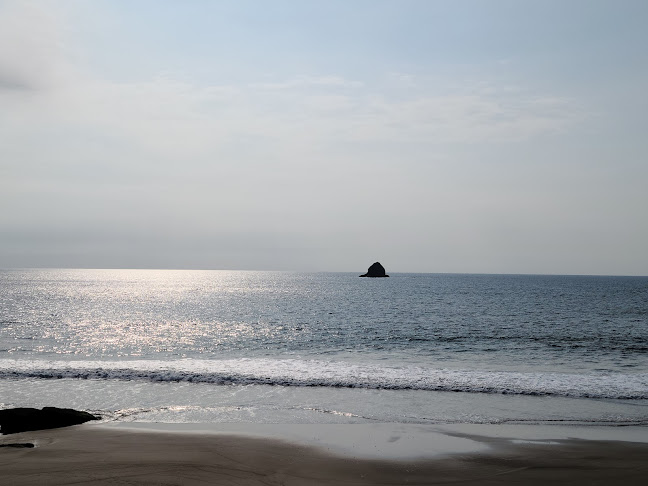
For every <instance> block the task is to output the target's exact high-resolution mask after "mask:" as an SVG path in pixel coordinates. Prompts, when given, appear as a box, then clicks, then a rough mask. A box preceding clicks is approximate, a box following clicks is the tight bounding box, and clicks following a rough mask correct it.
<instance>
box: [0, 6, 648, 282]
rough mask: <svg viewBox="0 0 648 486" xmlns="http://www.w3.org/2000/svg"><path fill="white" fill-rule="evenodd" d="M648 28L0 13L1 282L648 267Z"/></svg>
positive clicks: (571, 10)
mask: <svg viewBox="0 0 648 486" xmlns="http://www.w3.org/2000/svg"><path fill="white" fill-rule="evenodd" d="M646 25H648V2H646V1H645V0H638V1H623V0H610V1H597V0H584V1H579V0H569V1H566V0H559V1H552V0H537V1H524V0H483V1H477V0H475V1H462V0H452V1H450V0H448V1H434V0H421V1H408V0H398V1H396V0H394V1H381V0H366V1H365V0H343V1H337V0H326V1H307V0H304V1H297V0H291V1H280V0H274V1H263V0H258V1H244V0H243V1H242V0H232V1H207V0H205V1H160V0H155V1H143V0H138V1H132V0H124V1H120V0H104V1H101V0H94V1H74V0H70V1H42V2H39V1H3V0H0V267H95V268H103V267H119V268H143V267H152V268H205V269H212V268H213V269H268V270H323V271H357V272H364V271H365V270H366V268H367V267H368V266H369V265H370V264H371V263H373V262H374V261H376V260H379V261H381V262H382V263H383V264H384V265H385V267H386V268H387V271H388V272H417V271H420V272H484V273H558V274H622V275H648V211H647V210H648V91H647V87H648V29H647V28H646Z"/></svg>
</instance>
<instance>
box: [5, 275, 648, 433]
mask: <svg viewBox="0 0 648 486" xmlns="http://www.w3.org/2000/svg"><path fill="white" fill-rule="evenodd" d="M361 273H364V272H357V273H291V272H253V271H188V270H66V269H29V270H0V408H10V407H17V406H28V407H42V406H59V407H71V408H77V409H83V410H89V411H91V412H94V413H96V414H98V415H100V416H101V417H102V419H103V420H104V421H106V422H124V423H128V422H166V423H186V424H187V423H225V422H229V423H306V424H308V423H383V422H392V423H393V422H396V423H411V424H455V423H471V424H501V423H507V424H517V423H525V424H553V423H557V424H580V425H610V426H626V425H648V277H605V276H601V277H599V276H544V275H464V274H461V275H459V274H405V273H402V274H399V273H396V274H391V277H390V278H383V279H371V278H358V275H360V274H361Z"/></svg>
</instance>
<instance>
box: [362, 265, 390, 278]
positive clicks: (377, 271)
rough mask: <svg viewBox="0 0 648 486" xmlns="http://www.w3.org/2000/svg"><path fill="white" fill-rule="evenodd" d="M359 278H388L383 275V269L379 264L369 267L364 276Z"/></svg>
mask: <svg viewBox="0 0 648 486" xmlns="http://www.w3.org/2000/svg"><path fill="white" fill-rule="evenodd" d="M360 276H361V277H372V278H377V277H389V275H387V274H386V273H385V267H383V266H382V265H381V264H380V262H376V263H374V264H373V265H371V266H370V267H369V269H368V270H367V273H365V274H364V275H360Z"/></svg>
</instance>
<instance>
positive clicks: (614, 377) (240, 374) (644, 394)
mask: <svg viewBox="0 0 648 486" xmlns="http://www.w3.org/2000/svg"><path fill="white" fill-rule="evenodd" d="M11 378H13V379H25V378H40V379H63V378H68V379H92V380H130V381H149V382H190V383H208V384H213V385H271V386H287V387H290V386H296V387H332V388H370V389H380V390H426V391H448V392H466V393H490V394H511V395H529V396H561V397H573V398H597V399H622V400H632V399H648V373H629V374H624V373H611V372H600V373H587V374H585V373H583V374H579V373H550V372H513V371H481V370H452V369H437V368H425V367H416V366H403V367H396V366H379V365H374V364H358V363H349V362H343V361H318V360H298V359H275V360H272V359H252V358H249V359H231V360H190V359H186V360H176V361H157V360H155V361H154V360H138V361H41V360H35V361H26V360H7V359H5V360H0V379H11Z"/></svg>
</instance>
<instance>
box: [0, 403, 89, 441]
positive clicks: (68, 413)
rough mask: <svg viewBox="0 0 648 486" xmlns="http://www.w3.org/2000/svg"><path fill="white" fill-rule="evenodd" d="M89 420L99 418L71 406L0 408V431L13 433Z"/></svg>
mask: <svg viewBox="0 0 648 486" xmlns="http://www.w3.org/2000/svg"><path fill="white" fill-rule="evenodd" d="M90 420H99V417H95V416H94V415H92V414H90V413H88V412H80V411H78V410H73V409H71V408H56V407H43V409H42V410H38V409H37V408H8V409H6V410H0V433H2V434H15V433H18V432H25V431H27V430H41V429H56V428H58V427H68V426H70V425H78V424H82V423H85V422H88V421H90Z"/></svg>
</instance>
